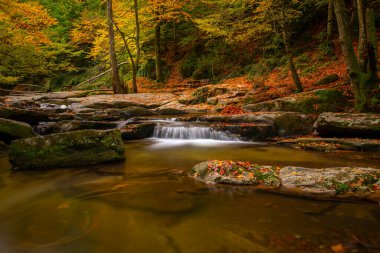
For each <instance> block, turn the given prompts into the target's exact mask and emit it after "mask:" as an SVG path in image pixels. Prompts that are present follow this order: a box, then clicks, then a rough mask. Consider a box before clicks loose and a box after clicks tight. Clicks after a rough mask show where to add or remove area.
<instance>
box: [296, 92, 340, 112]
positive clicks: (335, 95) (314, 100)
mask: <svg viewBox="0 0 380 253" xmlns="http://www.w3.org/2000/svg"><path fill="white" fill-rule="evenodd" d="M346 103H347V100H346V99H345V96H344V95H343V93H342V92H341V91H339V90H334V89H333V90H319V91H316V92H314V93H313V94H312V95H311V96H309V97H306V98H305V99H302V100H301V101H300V102H299V104H298V106H297V107H298V108H299V110H300V111H301V112H303V113H321V112H336V111H341V110H342V108H343V107H344V106H345V105H346Z"/></svg>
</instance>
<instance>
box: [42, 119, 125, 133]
mask: <svg viewBox="0 0 380 253" xmlns="http://www.w3.org/2000/svg"><path fill="white" fill-rule="evenodd" d="M117 127H118V123H117V122H102V121H78V120H64V121H59V122H43V123H40V124H39V125H38V126H37V127H36V128H35V129H36V132H38V133H39V134H54V133H63V132H71V131H77V130H85V129H96V130H107V129H113V128H117Z"/></svg>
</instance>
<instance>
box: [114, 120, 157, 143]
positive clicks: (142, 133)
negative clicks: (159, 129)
mask: <svg viewBox="0 0 380 253" xmlns="http://www.w3.org/2000/svg"><path fill="white" fill-rule="evenodd" d="M155 126H156V124H155V123H133V124H128V125H126V126H124V127H123V128H121V129H120V130H121V137H122V138H123V140H136V139H144V138H149V137H152V135H153V131H154V128H155Z"/></svg>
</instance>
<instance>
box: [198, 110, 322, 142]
mask: <svg viewBox="0 0 380 253" xmlns="http://www.w3.org/2000/svg"><path fill="white" fill-rule="evenodd" d="M198 120H199V121H206V122H221V123H229V124H231V123H255V124H270V125H272V126H273V129H274V133H275V135H276V136H294V135H305V134H311V133H312V132H313V124H314V122H315V120H316V116H314V115H307V114H300V113H296V112H260V113H250V114H240V115H207V116H202V117H199V118H198Z"/></svg>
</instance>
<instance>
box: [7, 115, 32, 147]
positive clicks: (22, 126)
mask: <svg viewBox="0 0 380 253" xmlns="http://www.w3.org/2000/svg"><path fill="white" fill-rule="evenodd" d="M36 135H37V134H36V133H35V132H33V129H32V127H31V126H30V125H29V124H27V123H24V122H18V121H14V120H9V119H2V118H0V140H3V141H6V142H9V141H12V140H16V139H20V138H28V137H34V136H36Z"/></svg>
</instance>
